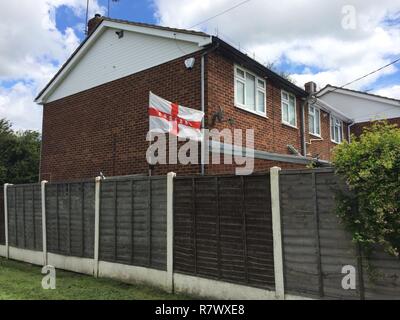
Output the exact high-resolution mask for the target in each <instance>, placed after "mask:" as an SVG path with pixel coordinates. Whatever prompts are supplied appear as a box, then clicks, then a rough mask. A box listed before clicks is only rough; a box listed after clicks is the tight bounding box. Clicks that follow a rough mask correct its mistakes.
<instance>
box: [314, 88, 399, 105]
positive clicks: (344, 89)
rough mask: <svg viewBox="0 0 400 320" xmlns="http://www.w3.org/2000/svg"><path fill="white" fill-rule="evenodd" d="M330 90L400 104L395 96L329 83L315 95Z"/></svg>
mask: <svg viewBox="0 0 400 320" xmlns="http://www.w3.org/2000/svg"><path fill="white" fill-rule="evenodd" d="M330 92H340V93H343V94H350V95H351V94H356V95H358V96H360V95H361V96H365V98H367V99H368V98H376V99H384V100H387V103H390V104H393V103H394V104H395V105H396V104H398V105H400V100H399V99H395V98H388V97H384V96H380V95H377V94H373V93H369V92H364V91H357V90H353V89H347V88H343V87H336V86H332V85H330V84H328V85H326V86H325V87H324V88H322V89H321V90H320V91H318V92H317V96H318V97H321V96H323V95H325V94H327V93H330Z"/></svg>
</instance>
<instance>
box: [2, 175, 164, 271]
mask: <svg viewBox="0 0 400 320" xmlns="http://www.w3.org/2000/svg"><path fill="white" fill-rule="evenodd" d="M45 195H46V200H45V201H46V237H47V251H48V252H50V253H55V254H60V255H64V256H72V257H82V258H94V243H95V239H94V233H95V231H94V228H95V182H94V181H93V180H92V181H79V182H71V183H48V184H46V187H45ZM7 198H8V199H7V203H8V235H9V245H10V246H12V247H15V248H20V249H29V250H34V251H41V250H42V249H43V246H42V239H43V238H42V208H41V186H40V185H39V184H29V185H10V186H8V190H7ZM3 209H4V205H3V206H2V212H3ZM2 221H3V222H4V217H3V219H2ZM2 234H3V235H4V232H2ZM99 235H100V237H99V238H100V241H99V242H100V246H99V257H100V259H101V260H103V261H109V262H118V263H123V264H128V265H135V266H147V267H151V268H156V269H166V177H151V178H148V177H144V178H143V177H129V178H123V179H119V178H118V179H109V180H104V181H103V182H102V183H101V191H100V228H99Z"/></svg>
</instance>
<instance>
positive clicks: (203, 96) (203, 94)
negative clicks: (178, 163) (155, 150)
mask: <svg viewBox="0 0 400 320" xmlns="http://www.w3.org/2000/svg"><path fill="white" fill-rule="evenodd" d="M206 54H207V52H205V53H204V54H202V55H201V80H200V81H201V111H203V112H204V117H203V119H202V120H201V127H202V128H203V129H204V118H205V116H206V115H205V83H204V60H205V59H204V57H205V55H206ZM200 145H201V155H200V157H201V175H202V176H204V156H205V150H204V141H203V142H202V143H201V144H200Z"/></svg>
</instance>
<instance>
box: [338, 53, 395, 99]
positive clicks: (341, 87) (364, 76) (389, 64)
mask: <svg viewBox="0 0 400 320" xmlns="http://www.w3.org/2000/svg"><path fill="white" fill-rule="evenodd" d="M399 61H400V57H399V58H397V59H396V60H394V61H392V62H390V63H388V64H387V65H384V66H383V67H380V68H379V69H376V70H374V71H372V72H370V73H367V74H366V75H363V76H362V77H359V78H357V79H355V80H353V81H350V82H349V83H346V84H344V85H342V86H340V87H338V88H335V90H332V91H331V92H335V91H336V90H339V89H343V88H344V87H347V86H349V85H351V84H353V83H355V82H357V81H360V80H362V79H364V78H366V77H369V76H370V75H372V74H374V73H377V72H379V71H381V70H383V69H385V68H387V67H390V66H391V65H394V64H396V63H397V62H399Z"/></svg>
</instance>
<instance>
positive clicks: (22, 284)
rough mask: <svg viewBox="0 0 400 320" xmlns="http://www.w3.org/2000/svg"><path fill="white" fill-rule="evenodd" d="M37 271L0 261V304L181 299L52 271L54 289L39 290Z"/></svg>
mask: <svg viewBox="0 0 400 320" xmlns="http://www.w3.org/2000/svg"><path fill="white" fill-rule="evenodd" d="M43 276H44V275H42V274H41V267H38V266H34V265H31V264H27V263H21V262H16V261H12V260H6V259H4V258H0V300H167V299H168V300H176V299H188V297H186V296H183V295H174V294H168V293H165V292H163V291H161V290H159V289H156V288H152V287H149V286H144V285H131V284H125V283H121V282H118V281H115V280H110V279H100V278H98V279H95V278H93V277H90V276H87V275H82V274H78V273H73V272H68V271H63V270H56V289H54V290H51V289H49V290H45V289H43V288H42V279H43Z"/></svg>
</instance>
